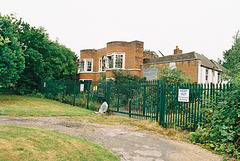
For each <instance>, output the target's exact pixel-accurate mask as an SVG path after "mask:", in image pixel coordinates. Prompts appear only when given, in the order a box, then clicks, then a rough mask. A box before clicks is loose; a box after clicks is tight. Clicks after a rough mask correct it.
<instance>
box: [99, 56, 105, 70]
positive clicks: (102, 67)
mask: <svg viewBox="0 0 240 161" xmlns="http://www.w3.org/2000/svg"><path fill="white" fill-rule="evenodd" d="M103 71H105V57H104V58H99V72H103Z"/></svg>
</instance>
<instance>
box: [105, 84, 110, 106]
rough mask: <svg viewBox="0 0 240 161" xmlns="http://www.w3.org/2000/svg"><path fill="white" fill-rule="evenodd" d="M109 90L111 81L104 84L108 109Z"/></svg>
mask: <svg viewBox="0 0 240 161" xmlns="http://www.w3.org/2000/svg"><path fill="white" fill-rule="evenodd" d="M110 90H111V82H107V85H106V102H107V104H108V108H109V109H110Z"/></svg>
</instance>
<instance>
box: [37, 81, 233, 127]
mask: <svg viewBox="0 0 240 161" xmlns="http://www.w3.org/2000/svg"><path fill="white" fill-rule="evenodd" d="M183 89H186V90H184V91H187V93H188V95H187V97H186V100H185V101H181V100H179V97H180V92H181V90H183ZM231 90H232V86H230V85H229V84H190V83H189V84H171V85H166V84H165V83H164V81H163V80H157V81H148V82H144V83H141V84H135V83H134V82H130V83H129V84H115V83H113V82H103V83H97V84H93V83H91V82H90V81H53V80H48V81H47V80H46V81H41V83H40V84H39V91H40V92H41V93H43V94H44V96H45V97H46V98H50V99H55V100H58V101H61V102H63V103H68V104H71V105H74V106H81V107H85V108H87V109H92V110H98V109H99V107H100V106H101V104H102V103H103V102H104V101H106V102H107V103H108V105H109V110H110V111H112V112H115V113H121V114H126V115H128V116H129V117H134V118H144V119H147V118H150V119H153V120H156V121H157V122H159V124H160V125H162V126H163V127H167V128H169V127H181V128H183V129H189V130H194V129H196V128H197V126H198V125H199V123H201V122H202V119H203V116H204V113H203V109H204V108H205V107H206V106H209V104H210V103H212V101H210V100H214V101H216V102H218V101H221V100H219V98H220V97H219V96H220V95H223V94H224V93H225V92H227V91H231ZM184 98H185V97H184Z"/></svg>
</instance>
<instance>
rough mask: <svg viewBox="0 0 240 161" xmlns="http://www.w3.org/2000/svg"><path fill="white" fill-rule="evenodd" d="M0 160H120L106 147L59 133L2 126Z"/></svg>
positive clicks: (0, 127)
mask: <svg viewBox="0 0 240 161" xmlns="http://www.w3.org/2000/svg"><path fill="white" fill-rule="evenodd" d="M0 158H1V159H0V160H82V161H85V160H88V161H96V160H99V161H101V160H103V161H105V160H110V161H112V160H113V161H114V160H119V159H118V157H117V156H116V155H114V154H113V153H112V152H110V151H108V150H107V149H105V148H104V147H101V146H99V145H96V144H94V143H91V142H89V141H87V140H85V139H81V138H79V137H76V136H72V135H68V134H64V133H59V132H56V131H49V130H41V129H33V128H27V127H18V126H9V125H0Z"/></svg>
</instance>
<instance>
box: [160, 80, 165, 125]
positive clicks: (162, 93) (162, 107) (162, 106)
mask: <svg viewBox="0 0 240 161" xmlns="http://www.w3.org/2000/svg"><path fill="white" fill-rule="evenodd" d="M164 111H165V83H164V81H163V80H162V79H161V91H160V116H159V125H162V126H163V124H164Z"/></svg>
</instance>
